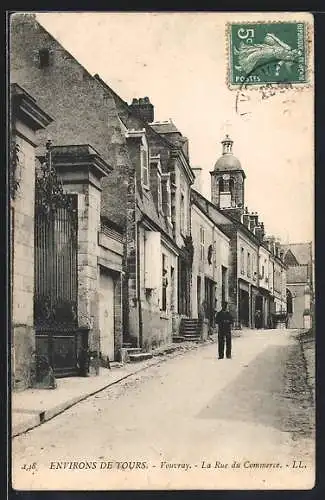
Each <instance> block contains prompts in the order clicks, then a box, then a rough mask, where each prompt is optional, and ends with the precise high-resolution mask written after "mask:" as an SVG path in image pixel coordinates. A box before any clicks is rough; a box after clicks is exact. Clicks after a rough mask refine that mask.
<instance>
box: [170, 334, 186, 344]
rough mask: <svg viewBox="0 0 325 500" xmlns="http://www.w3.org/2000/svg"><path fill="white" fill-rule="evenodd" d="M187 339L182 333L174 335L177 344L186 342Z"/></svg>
mask: <svg viewBox="0 0 325 500" xmlns="http://www.w3.org/2000/svg"><path fill="white" fill-rule="evenodd" d="M184 340H185V337H183V336H182V335H173V342H174V343H175V344H179V343H180V342H184Z"/></svg>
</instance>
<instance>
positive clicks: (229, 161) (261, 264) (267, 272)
mask: <svg viewBox="0 0 325 500" xmlns="http://www.w3.org/2000/svg"><path fill="white" fill-rule="evenodd" d="M221 144H222V156H221V157H220V158H219V159H218V160H217V162H216V163H215V166H214V169H213V171H211V172H210V174H211V201H212V205H213V206H214V207H215V208H216V210H215V219H216V220H218V223H219V227H220V228H221V229H222V231H223V232H225V233H226V234H227V236H229V238H230V255H231V259H230V261H231V265H230V275H229V306H230V310H231V311H232V313H233V315H234V317H235V318H236V325H237V327H242V326H245V327H260V328H266V327H270V326H272V314H274V313H275V312H276V311H275V309H274V306H273V304H275V303H276V304H281V306H277V309H276V310H278V309H279V308H280V309H281V310H284V311H285V309H286V303H285V296H284V285H283V283H285V273H284V270H285V265H284V262H283V255H280V251H279V249H278V246H276V248H275V247H274V248H273V247H272V248H271V246H269V244H268V239H267V238H266V236H265V229H264V224H263V223H262V222H260V221H259V217H258V214H257V213H256V212H249V211H248V209H247V207H245V196H244V194H245V179H246V175H245V172H244V170H243V168H242V166H241V163H240V161H239V160H238V158H236V157H235V156H234V155H233V151H232V148H233V140H232V139H231V138H230V137H229V136H226V137H225V139H224V140H223V141H222V143H221ZM210 210H211V211H212V210H213V209H212V208H210ZM271 261H272V263H273V264H272V266H271V264H270V262H271ZM278 273H280V275H279V276H280V285H279V290H278V289H277V288H276V287H273V283H274V277H277V276H278ZM276 280H277V278H276ZM270 284H272V287H271V286H270Z"/></svg>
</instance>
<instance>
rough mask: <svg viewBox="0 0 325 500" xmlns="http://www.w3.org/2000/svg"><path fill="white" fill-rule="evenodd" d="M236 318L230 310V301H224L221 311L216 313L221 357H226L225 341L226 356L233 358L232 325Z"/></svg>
mask: <svg viewBox="0 0 325 500" xmlns="http://www.w3.org/2000/svg"><path fill="white" fill-rule="evenodd" d="M233 322H234V320H233V317H232V315H231V314H230V312H229V311H228V303H227V302H224V303H223V305H222V309H221V311H219V312H218V313H217V315H216V324H217V325H218V354H219V359H223V358H224V351H225V343H226V357H227V359H230V358H231V326H232V324H233Z"/></svg>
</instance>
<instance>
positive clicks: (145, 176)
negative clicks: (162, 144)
mask: <svg viewBox="0 0 325 500" xmlns="http://www.w3.org/2000/svg"><path fill="white" fill-rule="evenodd" d="M141 180H142V184H143V185H144V186H145V187H147V188H148V187H149V160H148V151H147V150H146V149H145V148H144V147H143V146H142V147H141Z"/></svg>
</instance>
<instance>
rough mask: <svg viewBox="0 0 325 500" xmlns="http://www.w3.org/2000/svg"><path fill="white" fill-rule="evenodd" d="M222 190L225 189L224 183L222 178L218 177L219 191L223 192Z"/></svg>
mask: <svg viewBox="0 0 325 500" xmlns="http://www.w3.org/2000/svg"><path fill="white" fill-rule="evenodd" d="M224 190H225V184H224V182H223V179H220V181H219V192H220V193H223V192H224Z"/></svg>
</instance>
